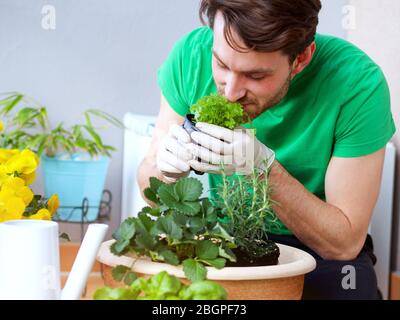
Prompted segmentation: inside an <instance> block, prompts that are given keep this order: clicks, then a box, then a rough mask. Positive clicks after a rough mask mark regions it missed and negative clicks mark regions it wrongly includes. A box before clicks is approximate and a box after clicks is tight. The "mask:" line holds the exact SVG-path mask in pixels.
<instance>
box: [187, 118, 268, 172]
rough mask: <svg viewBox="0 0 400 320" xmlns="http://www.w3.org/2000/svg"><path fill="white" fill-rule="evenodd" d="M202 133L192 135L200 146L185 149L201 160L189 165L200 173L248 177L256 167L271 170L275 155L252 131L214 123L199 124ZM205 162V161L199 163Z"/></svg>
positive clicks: (192, 145)
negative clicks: (230, 128) (222, 171)
mask: <svg viewBox="0 0 400 320" xmlns="http://www.w3.org/2000/svg"><path fill="white" fill-rule="evenodd" d="M196 127H197V128H199V129H200V131H201V132H196V131H195V132H192V134H191V138H192V140H193V141H195V142H196V143H197V145H196V144H194V143H190V144H186V145H185V147H186V148H187V149H188V150H190V152H191V153H192V154H193V155H194V156H195V157H197V158H198V159H193V160H189V161H188V164H189V165H190V166H191V167H192V168H193V169H195V170H197V171H202V172H208V173H221V168H222V167H223V168H224V172H225V174H227V175H230V174H233V173H238V174H244V175H248V174H251V173H252V172H253V169H254V168H259V169H263V170H267V169H268V168H269V167H270V166H271V164H272V163H273V162H274V160H275V153H274V152H273V151H272V150H271V149H269V148H267V147H266V146H265V145H264V144H262V143H261V142H260V141H258V140H257V138H256V137H255V136H254V134H253V133H252V132H251V130H250V129H245V128H241V129H235V130H229V129H226V128H223V127H219V126H216V125H213V124H208V123H204V122H198V123H197V124H196ZM198 160H201V161H198Z"/></svg>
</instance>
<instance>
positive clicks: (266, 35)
mask: <svg viewBox="0 0 400 320" xmlns="http://www.w3.org/2000/svg"><path fill="white" fill-rule="evenodd" d="M320 10H321V2H320V0H202V1H201V4H200V9H199V15H200V20H201V22H202V23H203V24H207V23H206V22H205V19H204V16H206V17H207V19H208V25H209V26H210V27H211V28H213V26H214V19H215V15H216V14H217V12H221V13H222V15H223V18H224V20H225V29H224V34H225V39H226V41H227V42H228V44H229V45H230V46H231V47H232V48H234V49H235V50H238V51H244V52H245V51H248V50H255V51H260V52H273V51H282V52H283V53H284V54H286V55H288V57H289V61H290V62H293V61H294V60H295V59H296V57H297V55H299V54H300V53H302V52H303V51H304V50H305V49H306V48H307V47H308V46H309V45H310V44H311V43H312V42H313V41H314V37H315V33H316V29H317V25H318V13H319V11H320ZM232 31H234V32H235V33H237V34H238V35H239V37H240V38H241V40H242V41H243V42H244V44H245V46H246V48H243V47H241V46H239V45H238V44H237V43H235V41H234V40H233V37H232Z"/></svg>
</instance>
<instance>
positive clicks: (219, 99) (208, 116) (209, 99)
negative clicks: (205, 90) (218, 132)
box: [190, 95, 246, 129]
mask: <svg viewBox="0 0 400 320" xmlns="http://www.w3.org/2000/svg"><path fill="white" fill-rule="evenodd" d="M190 112H191V113H193V114H194V120H195V121H196V122H207V123H211V124H215V125H217V126H220V127H225V128H228V129H234V128H236V127H237V126H239V125H240V124H242V123H245V122H246V114H245V112H244V111H243V107H242V105H241V104H240V103H238V102H229V101H228V99H227V98H225V97H223V96H219V95H211V96H205V97H203V98H201V99H200V100H198V101H197V103H196V104H194V105H192V106H191V107H190Z"/></svg>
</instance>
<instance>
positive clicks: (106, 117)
mask: <svg viewBox="0 0 400 320" xmlns="http://www.w3.org/2000/svg"><path fill="white" fill-rule="evenodd" d="M86 112H87V113H88V114H93V115H95V116H97V117H100V118H102V119H104V120H106V121H107V122H109V123H111V124H112V125H114V126H115V127H117V128H121V129H123V128H125V126H124V124H123V123H122V122H121V121H120V120H118V119H117V118H116V117H114V116H112V115H111V114H109V113H107V112H104V111H102V110H98V109H89V110H87V111H86Z"/></svg>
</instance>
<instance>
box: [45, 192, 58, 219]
mask: <svg viewBox="0 0 400 320" xmlns="http://www.w3.org/2000/svg"><path fill="white" fill-rule="evenodd" d="M59 206H60V199H58V195H56V194H53V195H52V196H51V197H50V199H49V201H47V207H48V209H49V210H50V213H51V215H52V216H53V214H54V213H55V212H56V211H57V209H58V207H59Z"/></svg>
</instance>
